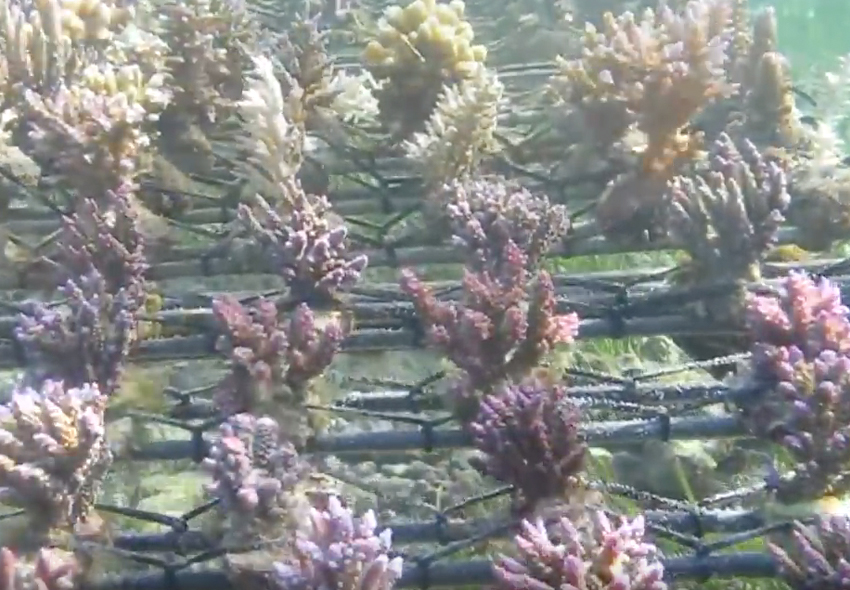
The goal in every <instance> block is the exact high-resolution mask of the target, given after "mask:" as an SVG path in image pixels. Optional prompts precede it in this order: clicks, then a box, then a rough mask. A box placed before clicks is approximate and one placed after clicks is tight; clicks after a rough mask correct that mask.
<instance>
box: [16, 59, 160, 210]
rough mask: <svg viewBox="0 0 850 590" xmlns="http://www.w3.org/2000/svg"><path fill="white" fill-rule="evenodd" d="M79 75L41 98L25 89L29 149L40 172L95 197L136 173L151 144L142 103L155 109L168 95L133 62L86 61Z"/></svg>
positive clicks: (156, 79)
mask: <svg viewBox="0 0 850 590" xmlns="http://www.w3.org/2000/svg"><path fill="white" fill-rule="evenodd" d="M83 79H84V80H86V81H87V82H88V83H87V84H71V85H65V84H62V85H60V86H59V88H58V89H57V90H56V91H55V92H52V93H50V95H49V96H46V97H43V96H41V95H39V94H37V93H35V92H32V91H27V92H26V94H25V98H26V104H27V106H26V114H27V120H28V121H29V123H30V125H31V130H30V134H29V136H30V137H29V139H30V144H31V150H29V151H31V153H32V156H33V158H34V159H35V160H36V162H38V163H39V164H40V165H41V166H42V168H43V171H44V173H46V174H47V175H53V176H55V175H60V176H61V177H62V179H63V180H64V181H65V182H67V183H69V184H70V185H71V186H72V187H73V188H74V189H75V190H76V191H77V192H79V193H80V194H81V195H83V196H84V197H95V198H97V197H99V196H100V195H103V194H105V193H106V192H107V191H109V190H116V189H117V188H118V187H119V186H121V185H122V183H124V182H126V181H128V180H133V179H134V178H135V176H136V174H137V173H138V172H139V169H140V167H141V166H142V160H143V158H144V156H145V152H146V150H147V149H148V148H149V146H150V137H149V135H148V133H147V131H146V124H147V123H148V122H149V121H150V119H151V113H149V111H148V110H146V107H152V108H153V109H157V108H160V107H161V106H162V105H164V104H165V103H167V101H168V94H167V93H166V92H164V91H163V90H162V88H161V86H162V83H163V82H162V78H161V76H155V77H153V78H150V79H148V80H144V78H143V76H142V73H141V70H139V69H137V68H133V67H132V66H125V67H124V68H121V69H118V70H117V71H116V70H115V69H113V68H112V67H111V66H104V67H102V68H97V67H95V66H90V67H89V68H88V69H86V70H85V71H84V72H83ZM140 93H141V95H140Z"/></svg>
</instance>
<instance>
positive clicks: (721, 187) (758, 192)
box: [668, 134, 791, 281]
mask: <svg viewBox="0 0 850 590" xmlns="http://www.w3.org/2000/svg"><path fill="white" fill-rule="evenodd" d="M668 198H669V199H670V203H671V211H670V218H671V219H670V231H671V234H672V237H673V240H674V243H676V244H677V245H679V246H681V247H683V248H684V249H685V250H686V251H688V253H689V254H690V256H691V258H692V260H693V261H694V262H695V263H696V264H697V266H698V267H699V269H700V272H698V273H696V274H697V275H700V278H701V279H702V280H706V281H716V280H718V278H719V277H723V276H726V277H732V278H746V279H747V280H757V279H758V278H759V277H760V273H759V268H758V266H759V264H760V263H761V261H762V260H763V259H764V257H765V255H766V254H767V252H768V251H769V250H770V248H771V247H772V246H774V245H775V243H776V232H777V231H778V230H779V226H780V224H781V223H782V222H783V221H784V216H783V214H784V213H785V211H786V209H787V208H788V205H789V203H790V201H791V197H790V196H789V195H788V192H787V189H786V179H785V173H784V171H783V170H782V168H780V166H779V165H778V164H777V163H776V162H773V161H769V160H767V159H766V158H765V157H764V156H762V154H761V153H759V151H758V150H757V149H756V147H755V146H754V145H753V144H752V143H751V142H750V141H748V140H746V139H744V140H741V141H739V142H737V144H736V143H735V142H733V141H732V139H731V138H730V137H729V136H728V135H726V134H721V135H720V137H718V139H717V141H716V142H715V143H714V145H713V147H712V152H711V155H710V157H709V163H708V168H707V170H703V171H699V172H697V173H696V174H694V175H690V176H676V177H675V178H674V179H673V180H672V181H671V183H670V190H669V194H668Z"/></svg>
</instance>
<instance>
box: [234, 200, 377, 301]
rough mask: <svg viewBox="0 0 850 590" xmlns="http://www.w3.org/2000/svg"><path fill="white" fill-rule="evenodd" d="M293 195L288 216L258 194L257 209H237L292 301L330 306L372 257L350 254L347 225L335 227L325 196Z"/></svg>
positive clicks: (358, 276)
mask: <svg viewBox="0 0 850 590" xmlns="http://www.w3.org/2000/svg"><path fill="white" fill-rule="evenodd" d="M293 198H294V200H293V202H292V211H291V213H290V215H289V216H288V217H287V218H285V219H284V218H282V217H281V216H280V215H279V214H278V213H277V212H276V211H274V210H273V209H272V208H271V206H269V204H268V203H267V202H266V201H265V200H264V199H262V198H260V197H257V199H256V207H255V208H254V211H252V210H251V208H249V207H248V206H246V205H243V206H241V207H240V208H239V219H240V220H241V221H242V223H243V224H244V225H245V226H246V227H247V228H248V233H249V235H250V236H251V237H252V238H253V239H254V240H255V241H256V243H257V244H258V245H259V247H260V248H261V249H262V251H263V253H264V255H265V256H266V257H267V260H268V261H269V264H270V266H271V267H272V269H273V272H274V273H275V274H277V275H278V276H281V277H282V278H283V280H284V281H285V282H286V285H287V287H288V289H289V298H290V301H292V302H297V303H301V302H307V303H310V304H311V305H327V304H328V303H329V302H331V301H332V300H333V297H334V295H335V293H336V292H337V291H339V290H341V289H344V288H346V287H349V286H351V285H353V284H354V283H355V282H357V280H358V279H359V278H360V273H362V272H363V271H364V270H365V269H366V265H367V264H368V259H367V258H366V256H365V255H363V254H361V255H358V256H354V257H351V256H349V255H348V252H347V250H348V244H347V239H346V238H347V236H348V230H347V229H346V228H345V226H343V225H340V226H337V227H334V228H332V227H331V223H330V221H329V217H328V213H329V212H330V203H329V202H328V200H327V199H325V198H324V197H315V198H310V197H308V196H307V195H306V194H304V193H303V191H298V192H297V193H295V194H294V195H293Z"/></svg>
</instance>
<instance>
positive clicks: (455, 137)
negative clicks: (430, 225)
mask: <svg viewBox="0 0 850 590" xmlns="http://www.w3.org/2000/svg"><path fill="white" fill-rule="evenodd" d="M503 91H504V87H503V85H502V83H501V82H500V81H499V79H498V78H497V77H496V74H495V73H492V72H490V71H488V70H485V69H482V70H481V72H480V73H479V74H478V75H475V76H473V77H471V78H468V79H466V80H463V81H461V82H459V83H458V84H455V85H452V86H447V87H445V89H444V90H443V93H442V95H441V96H440V99H439V100H438V101H437V104H436V106H435V108H434V112H433V113H432V114H431V117H430V119H428V122H427V123H426V124H425V130H424V132H416V133H414V134H413V137H412V138H411V140H410V141H407V142H405V144H404V147H405V151H406V152H407V156H408V158H410V160H411V161H413V162H416V164H417V166H418V167H420V168H421V170H422V173H423V175H425V177H426V182H427V183H428V184H429V186H431V187H439V186H441V185H442V184H444V183H446V182H451V181H453V180H455V179H458V178H464V177H467V176H469V175H471V174H472V173H473V172H474V171H475V170H476V169H477V168H478V166H479V164H481V162H482V160H483V159H484V158H485V157H487V156H488V155H491V154H493V153H495V152H496V151H498V146H497V144H496V140H495V138H494V132H495V130H496V124H497V117H498V115H499V107H500V106H501V103H502V93H503Z"/></svg>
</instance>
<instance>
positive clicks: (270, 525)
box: [202, 414, 308, 537]
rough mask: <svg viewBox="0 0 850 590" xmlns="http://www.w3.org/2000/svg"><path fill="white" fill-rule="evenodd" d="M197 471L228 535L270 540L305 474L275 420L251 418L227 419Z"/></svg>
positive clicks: (238, 416) (235, 416)
mask: <svg viewBox="0 0 850 590" xmlns="http://www.w3.org/2000/svg"><path fill="white" fill-rule="evenodd" d="M202 466H203V468H204V469H205V470H206V471H207V472H208V473H210V475H211V476H212V479H213V483H212V484H210V485H208V486H207V492H208V493H209V494H210V495H211V496H212V497H214V498H216V499H218V500H219V501H220V503H219V505H218V507H219V509H220V510H221V512H222V513H223V514H224V515H225V516H226V517H227V528H228V534H236V535H237V536H238V535H240V534H246V535H251V536H254V535H259V536H261V537H262V536H263V532H264V531H265V532H266V533H269V534H275V530H274V529H275V525H276V524H279V523H280V522H281V519H282V518H285V517H286V516H288V511H289V510H290V509H291V508H292V506H293V492H294V489H295V487H296V485H297V484H298V483H299V482H300V481H301V480H302V479H303V478H304V477H305V476H306V474H307V469H308V466H307V464H306V463H304V462H303V461H301V459H300V458H299V457H298V453H297V452H296V450H295V447H293V446H292V444H291V443H290V442H288V441H286V440H285V439H283V438H282V433H281V431H280V426H279V425H278V423H277V422H276V421H275V420H274V419H272V418H269V417H268V416H264V417H261V418H257V417H256V416H253V415H251V414H236V415H234V416H231V417H230V418H228V419H227V421H226V422H225V423H224V424H223V425H222V426H221V427H220V429H219V436H218V438H217V439H216V440H215V441H214V442H213V443H212V445H211V447H210V451H209V454H208V456H207V458H206V459H204V461H203V463H202Z"/></svg>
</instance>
